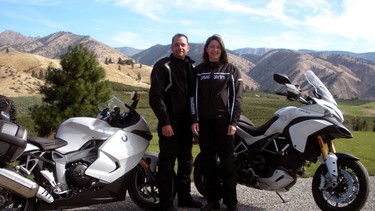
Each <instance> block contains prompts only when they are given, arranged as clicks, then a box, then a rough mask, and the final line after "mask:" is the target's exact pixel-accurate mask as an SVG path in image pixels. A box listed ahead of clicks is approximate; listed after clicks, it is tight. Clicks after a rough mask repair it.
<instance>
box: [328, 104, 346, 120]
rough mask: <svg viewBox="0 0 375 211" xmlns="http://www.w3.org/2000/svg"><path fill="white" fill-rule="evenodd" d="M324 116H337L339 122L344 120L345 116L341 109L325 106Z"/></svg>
mask: <svg viewBox="0 0 375 211" xmlns="http://www.w3.org/2000/svg"><path fill="white" fill-rule="evenodd" d="M324 116H326V117H331V118H335V119H336V120H337V121H338V122H340V123H343V122H344V116H343V115H342V113H341V111H340V110H335V109H332V108H328V107H325V108H324Z"/></svg>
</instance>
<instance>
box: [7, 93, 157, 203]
mask: <svg viewBox="0 0 375 211" xmlns="http://www.w3.org/2000/svg"><path fill="white" fill-rule="evenodd" d="M133 94H134V95H133V97H132V99H133V103H132V105H130V106H129V105H127V104H125V103H124V102H122V101H121V100H120V99H118V98H117V97H113V98H112V99H111V100H109V101H108V102H106V103H104V104H100V105H99V109H100V111H101V112H100V113H99V114H98V117H97V118H89V117H75V118H70V119H68V120H66V121H64V122H63V123H62V124H61V125H60V126H59V128H58V130H57V133H56V138H55V139H45V138H29V137H27V131H26V129H24V128H23V127H21V126H19V125H16V124H12V123H10V122H4V121H1V122H0V210H3V209H6V210H34V209H38V210H43V209H47V210H51V209H67V208H74V207H82V206H89V205H93V204H104V203H109V202H115V201H121V200H125V197H126V190H128V192H129V195H130V196H131V198H132V199H133V201H134V202H135V203H136V204H137V205H138V206H140V207H142V208H144V209H153V208H156V207H158V205H159V195H158V194H159V193H158V188H157V181H156V170H157V163H158V154H157V153H153V152H147V153H146V149H147V147H148V146H149V141H150V140H151V139H152V134H151V131H150V128H149V126H148V125H147V123H146V121H145V119H144V118H143V117H142V116H141V115H140V114H139V113H137V111H136V110H135V108H136V106H137V103H138V100H139V96H140V95H139V94H138V93H135V92H134V93H133ZM121 111H123V112H122V113H121Z"/></svg>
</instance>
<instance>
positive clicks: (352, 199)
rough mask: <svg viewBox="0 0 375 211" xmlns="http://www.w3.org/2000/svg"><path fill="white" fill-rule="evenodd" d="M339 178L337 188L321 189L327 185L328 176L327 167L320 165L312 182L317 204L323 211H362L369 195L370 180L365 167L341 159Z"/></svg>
mask: <svg viewBox="0 0 375 211" xmlns="http://www.w3.org/2000/svg"><path fill="white" fill-rule="evenodd" d="M337 167H338V172H339V176H338V179H337V182H338V184H337V186H336V187H328V188H325V189H322V190H321V189H320V188H319V187H320V186H321V185H323V186H324V185H326V179H325V177H326V175H327V174H328V172H327V168H326V166H325V165H320V166H319V167H318V169H317V170H316V172H315V174H314V177H313V181H312V194H313V197H314V200H315V203H316V204H317V205H318V207H319V208H320V209H322V210H340V211H344V210H345V211H346V210H348V211H349V210H350V211H352V210H360V209H361V208H362V207H363V206H364V205H365V203H366V200H367V197H368V194H369V178H368V173H367V170H366V169H365V167H364V166H363V165H362V164H361V163H360V162H359V161H357V160H352V159H339V160H338V162H337Z"/></svg>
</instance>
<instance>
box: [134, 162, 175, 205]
mask: <svg viewBox="0 0 375 211" xmlns="http://www.w3.org/2000/svg"><path fill="white" fill-rule="evenodd" d="M156 169H157V168H156ZM152 174H154V178H156V172H152ZM130 178H131V179H130V185H129V189H128V193H129V196H130V198H131V199H132V201H133V202H134V203H135V204H136V205H137V206H138V207H140V208H142V209H144V210H157V209H158V208H160V194H159V186H158V181H154V180H152V179H151V177H150V176H148V175H147V172H146V170H145V169H144V168H142V167H141V166H137V167H136V168H134V169H133V170H132V175H131V177H130ZM174 178H175V177H174ZM172 194H173V196H175V195H176V185H175V182H174V180H172Z"/></svg>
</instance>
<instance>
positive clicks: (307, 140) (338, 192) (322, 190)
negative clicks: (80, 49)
mask: <svg viewBox="0 0 375 211" xmlns="http://www.w3.org/2000/svg"><path fill="white" fill-rule="evenodd" d="M305 77H306V81H305V82H304V83H303V85H308V84H310V85H311V86H312V87H313V89H312V91H313V95H312V96H306V97H302V96H301V91H300V89H299V88H297V86H295V85H292V84H291V82H290V80H289V78H288V77H287V76H286V75H284V74H275V75H274V80H275V81H276V82H277V83H279V84H283V85H285V87H286V92H277V94H279V95H283V96H286V97H287V98H288V99H289V100H295V101H299V102H301V103H302V104H303V106H302V107H294V106H287V107H284V108H281V109H279V110H278V111H276V112H275V114H274V115H273V117H272V118H271V119H270V120H268V121H267V122H266V123H264V124H263V125H260V126H257V127H256V126H254V124H253V123H252V122H251V121H250V120H249V119H248V118H246V117H245V116H241V118H240V120H239V122H238V125H237V131H236V135H235V141H234V145H235V156H236V164H237V181H238V183H239V184H242V185H245V186H248V187H252V188H256V189H261V190H268V191H275V192H276V193H277V194H278V195H279V196H280V194H279V193H278V192H285V191H288V190H289V189H290V188H292V187H293V185H294V184H295V183H296V182H297V177H298V176H302V174H303V173H304V170H305V166H309V165H310V163H316V162H317V161H319V162H320V163H321V165H320V166H319V167H318V168H317V170H316V172H315V174H314V176H313V180H312V194H313V197H314V200H315V202H316V204H317V205H318V206H319V208H320V209H322V210H348V211H352V210H359V209H361V208H362V207H363V206H364V204H365V203H366V200H367V197H368V194H369V179H368V172H367V170H366V169H365V167H364V166H363V165H362V164H361V163H360V161H359V159H358V158H356V157H354V156H352V155H349V154H344V153H338V152H336V150H335V147H334V145H333V140H334V139H336V138H352V134H351V132H350V131H349V130H348V129H347V128H346V127H345V126H344V125H343V122H344V117H343V115H342V112H341V111H340V110H339V109H338V108H337V103H336V101H335V100H334V98H333V97H332V95H331V93H330V92H329V91H328V89H327V88H326V86H325V85H324V84H323V83H322V82H321V81H320V80H319V78H318V77H317V76H316V75H315V74H314V73H313V72H312V71H307V72H306V73H305ZM203 162H204V160H203V159H202V156H201V155H198V156H197V158H196V159H195V163H194V182H195V185H196V187H197V190H198V191H199V192H200V193H201V194H202V195H205V194H206V187H205V178H204V174H203V171H204V169H203V167H202V163H203ZM218 165H219V167H220V162H219V161H218ZM280 198H281V196H280ZM281 199H282V198H281ZM283 201H284V200H283ZM301 209H303V208H301Z"/></svg>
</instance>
